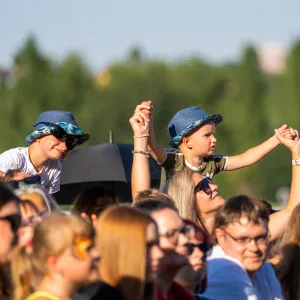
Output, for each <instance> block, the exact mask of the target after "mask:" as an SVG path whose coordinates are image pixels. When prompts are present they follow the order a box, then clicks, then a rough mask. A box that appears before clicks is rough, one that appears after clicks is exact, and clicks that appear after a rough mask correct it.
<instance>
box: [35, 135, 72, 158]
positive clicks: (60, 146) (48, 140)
mask: <svg viewBox="0 0 300 300" xmlns="http://www.w3.org/2000/svg"><path fill="white" fill-rule="evenodd" d="M37 142H38V143H39V145H40V148H41V150H42V151H43V152H44V154H45V155H46V156H47V158H48V159H50V160H60V159H62V158H64V157H65V155H66V152H67V151H68V149H67V146H66V143H65V142H64V141H60V140H59V139H57V138H56V137H55V136H53V135H47V136H44V137H41V138H39V139H37Z"/></svg>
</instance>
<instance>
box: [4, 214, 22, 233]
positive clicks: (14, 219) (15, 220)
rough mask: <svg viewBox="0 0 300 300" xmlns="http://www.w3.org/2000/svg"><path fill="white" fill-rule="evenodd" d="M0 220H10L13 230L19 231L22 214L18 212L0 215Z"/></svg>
mask: <svg viewBox="0 0 300 300" xmlns="http://www.w3.org/2000/svg"><path fill="white" fill-rule="evenodd" d="M0 220H3V221H7V222H9V223H10V226H11V230H12V231H13V232H17V231H18V229H19V228H20V226H21V216H20V215H18V214H13V215H7V216H4V217H0Z"/></svg>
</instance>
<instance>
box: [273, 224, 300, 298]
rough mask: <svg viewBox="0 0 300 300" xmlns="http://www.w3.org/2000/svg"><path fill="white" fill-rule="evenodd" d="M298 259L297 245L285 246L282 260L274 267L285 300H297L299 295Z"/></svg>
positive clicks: (299, 263) (299, 248)
mask: <svg viewBox="0 0 300 300" xmlns="http://www.w3.org/2000/svg"><path fill="white" fill-rule="evenodd" d="M298 230H299V227H298ZM299 257H300V246H299V244H293V243H288V244H285V245H284V246H283V248H282V260H281V261H280V262H279V264H277V265H276V266H275V271H276V275H277V278H278V280H279V281H280V284H281V289H282V294H283V296H284V299H285V300H294V299H298V298H299V295H300V259H299Z"/></svg>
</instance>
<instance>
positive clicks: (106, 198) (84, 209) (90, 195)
mask: <svg viewBox="0 0 300 300" xmlns="http://www.w3.org/2000/svg"><path fill="white" fill-rule="evenodd" d="M113 204H117V201H115V200H114V199H113V196H112V194H111V193H110V192H109V191H107V190H105V189H104V188H103V187H93V188H89V189H87V190H85V191H84V192H83V193H82V194H81V195H80V196H79V197H78V198H77V199H76V200H75V202H74V206H73V209H72V213H74V214H77V215H80V214H81V213H86V214H87V215H88V216H91V215H92V214H95V215H97V216H98V215H99V214H100V213H101V212H102V211H103V210H104V209H105V208H106V207H108V206H110V205H113Z"/></svg>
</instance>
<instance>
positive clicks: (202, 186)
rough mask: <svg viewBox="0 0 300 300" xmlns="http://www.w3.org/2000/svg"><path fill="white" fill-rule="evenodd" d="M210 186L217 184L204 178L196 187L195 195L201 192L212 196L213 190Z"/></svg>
mask: <svg viewBox="0 0 300 300" xmlns="http://www.w3.org/2000/svg"><path fill="white" fill-rule="evenodd" d="M210 184H215V183H214V182H213V181H212V180H211V179H210V178H209V177H205V178H203V179H202V180H201V181H200V182H198V184H197V185H196V186H195V190H194V193H195V194H196V193H197V192H199V191H203V192H204V193H205V194H206V195H211V194H212V190H211V188H210Z"/></svg>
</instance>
